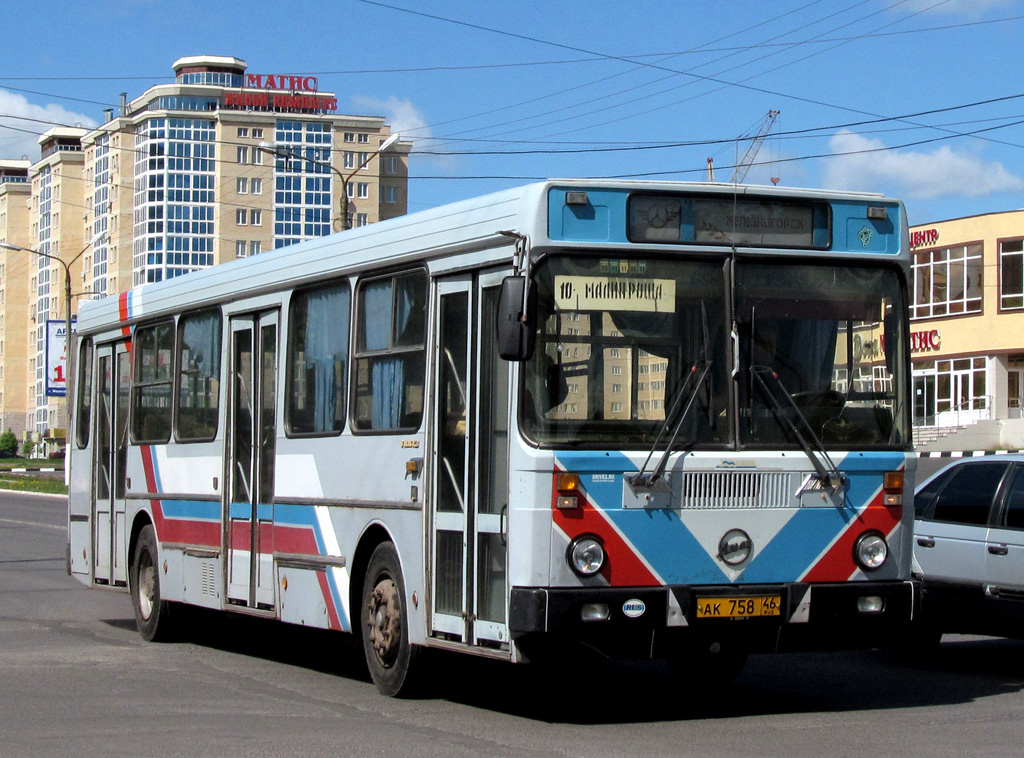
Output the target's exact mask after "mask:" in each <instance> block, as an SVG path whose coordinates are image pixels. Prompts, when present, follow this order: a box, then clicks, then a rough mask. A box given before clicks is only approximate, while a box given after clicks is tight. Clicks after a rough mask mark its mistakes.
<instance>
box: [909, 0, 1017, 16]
mask: <svg viewBox="0 0 1024 758" xmlns="http://www.w3.org/2000/svg"><path fill="white" fill-rule="evenodd" d="M1018 1H1019V0H946V1H945V2H942V0H907V1H906V2H905V3H903V4H899V3H898V4H897V6H895V7H894V9H895V10H898V11H899V12H901V13H903V12H906V11H910V12H913V11H917V12H921V11H928V12H933V13H944V14H946V15H948V16H952V15H958V16H969V17H971V18H977V17H978V16H981V15H983V14H984V13H985V11H987V10H989V9H990V8H1010V7H1012V6H1014V5H1016V4H1017V2H1018Z"/></svg>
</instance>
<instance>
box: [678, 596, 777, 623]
mask: <svg viewBox="0 0 1024 758" xmlns="http://www.w3.org/2000/svg"><path fill="white" fill-rule="evenodd" d="M781 613H782V598H781V597H780V596H779V595H757V596H754V597H749V596H748V597H698V598H697V618H699V619H716V618H717V619H748V618H759V617H762V616H778V615H779V614H781Z"/></svg>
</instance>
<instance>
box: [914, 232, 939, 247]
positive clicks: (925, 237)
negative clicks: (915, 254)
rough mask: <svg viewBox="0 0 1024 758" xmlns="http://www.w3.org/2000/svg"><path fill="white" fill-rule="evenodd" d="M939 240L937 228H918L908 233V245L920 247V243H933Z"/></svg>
mask: <svg viewBox="0 0 1024 758" xmlns="http://www.w3.org/2000/svg"><path fill="white" fill-rule="evenodd" d="M938 241H939V230H938V229H918V230H917V231H916V232H911V233H910V246H911V247H912V248H914V247H921V245H934V244H935V243H936V242H938Z"/></svg>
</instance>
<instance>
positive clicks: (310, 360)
mask: <svg viewBox="0 0 1024 758" xmlns="http://www.w3.org/2000/svg"><path fill="white" fill-rule="evenodd" d="M348 308H349V306H348V293H347V291H342V290H341V289H340V288H336V289H330V290H325V291H322V292H316V293H313V294H312V295H311V296H310V298H309V304H308V310H307V327H306V334H305V343H306V344H305V353H306V356H307V357H306V367H307V369H312V371H313V403H314V406H313V408H314V410H313V424H314V431H317V432H328V431H332V430H333V429H334V426H335V419H336V416H337V410H338V409H337V404H338V398H339V395H340V392H339V387H338V383H339V380H340V378H341V377H343V376H344V375H345V372H344V369H345V359H346V357H347V355H346V353H347V338H348ZM339 318H340V319H341V321H342V323H340V324H339V323H338V322H339ZM339 368H340V370H339Z"/></svg>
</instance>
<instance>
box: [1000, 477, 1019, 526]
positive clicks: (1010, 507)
mask: <svg viewBox="0 0 1024 758" xmlns="http://www.w3.org/2000/svg"><path fill="white" fill-rule="evenodd" d="M1002 524H1003V526H1005V527H1007V528H1009V529H1024V468H1019V467H1018V468H1017V471H1016V473H1015V474H1014V476H1013V484H1012V485H1010V491H1009V492H1008V493H1007V495H1006V507H1005V509H1004V510H1003V518H1002Z"/></svg>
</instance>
